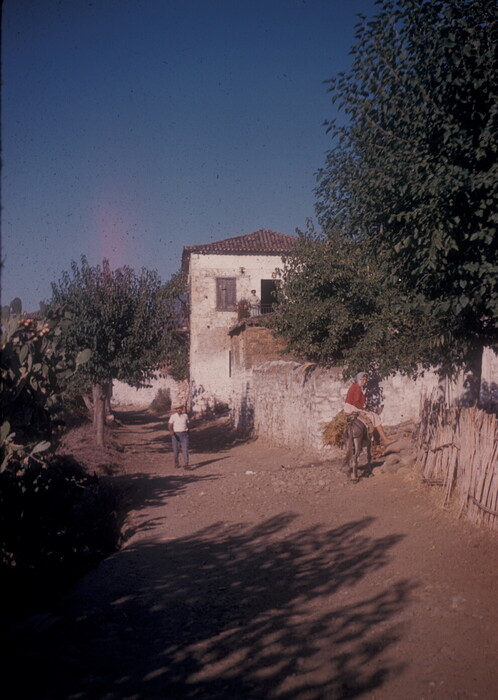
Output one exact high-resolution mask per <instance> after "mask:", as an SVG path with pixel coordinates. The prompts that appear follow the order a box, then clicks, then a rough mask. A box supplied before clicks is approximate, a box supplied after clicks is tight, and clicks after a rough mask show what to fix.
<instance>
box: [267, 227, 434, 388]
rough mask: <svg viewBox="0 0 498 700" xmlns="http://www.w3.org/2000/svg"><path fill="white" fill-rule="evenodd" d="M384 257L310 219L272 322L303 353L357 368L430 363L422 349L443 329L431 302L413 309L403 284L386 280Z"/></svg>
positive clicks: (407, 369) (409, 369)
mask: <svg viewBox="0 0 498 700" xmlns="http://www.w3.org/2000/svg"><path fill="white" fill-rule="evenodd" d="M385 277H386V271H385V268H384V266H383V261H382V260H381V259H380V258H379V257H377V258H375V257H374V256H369V257H368V258H367V257H366V256H365V253H364V247H363V245H362V243H360V242H355V241H350V240H347V239H344V238H341V237H340V236H335V237H331V236H329V237H323V236H320V235H317V234H316V233H315V232H314V231H313V228H312V227H311V226H310V227H309V229H308V230H307V231H306V233H302V234H301V237H300V241H299V243H298V245H297V246H296V248H295V250H294V252H293V253H292V255H290V256H288V257H287V258H286V260H285V265H284V270H283V271H282V279H281V282H280V289H279V294H278V297H279V304H278V311H277V313H276V314H275V315H274V316H273V317H272V320H271V325H272V326H273V328H274V330H276V331H277V332H278V333H279V334H281V335H283V336H285V337H286V338H287V340H288V348H289V350H290V351H292V352H294V353H295V354H296V355H298V356H301V357H305V358H307V359H310V360H313V361H315V362H319V363H321V364H324V365H329V364H340V365H342V366H344V367H345V368H346V370H347V373H349V374H350V375H354V374H356V373H357V372H358V371H360V370H365V369H367V370H369V371H371V372H375V373H376V374H378V375H380V376H387V375H388V374H390V373H391V372H394V371H400V372H403V373H405V374H411V375H413V374H415V373H416V372H417V370H418V368H419V367H420V365H421V364H422V366H425V367H427V366H428V365H429V364H430V362H429V359H428V358H427V357H425V358H424V357H422V355H421V353H420V352H418V351H417V350H416V349H417V348H418V347H419V346H420V345H421V344H422V343H423V342H425V340H426V339H427V336H429V335H432V336H433V334H434V332H435V331H436V328H435V324H434V323H433V322H432V321H431V318H430V316H429V317H428V318H426V316H425V308H424V307H423V306H419V307H416V308H415V309H414V311H413V312H411V313H407V312H406V309H405V307H404V306H403V304H402V303H400V301H399V297H400V293H401V291H402V289H401V285H399V284H398V285H397V286H392V287H386V286H385Z"/></svg>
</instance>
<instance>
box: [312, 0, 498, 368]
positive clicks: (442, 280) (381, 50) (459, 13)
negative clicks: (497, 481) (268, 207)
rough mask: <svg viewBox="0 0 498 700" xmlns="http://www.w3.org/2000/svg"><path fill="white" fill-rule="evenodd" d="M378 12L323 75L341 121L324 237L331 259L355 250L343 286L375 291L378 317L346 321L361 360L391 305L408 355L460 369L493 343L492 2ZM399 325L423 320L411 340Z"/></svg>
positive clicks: (495, 69) (497, 275)
mask: <svg viewBox="0 0 498 700" xmlns="http://www.w3.org/2000/svg"><path fill="white" fill-rule="evenodd" d="M377 4H378V11H377V14H376V15H375V16H374V17H373V18H372V19H370V20H368V21H367V19H366V18H364V17H363V18H361V21H360V23H359V25H358V27H357V34H356V39H357V43H356V45H355V46H354V47H353V51H352V53H353V63H352V68H351V70H350V71H349V72H347V73H342V74H339V75H338V76H337V77H335V78H334V79H332V80H331V81H330V91H331V94H332V96H333V100H334V101H337V102H338V103H339V107H340V110H342V112H343V114H344V121H343V123H339V122H329V123H328V129H329V131H330V133H331V135H332V138H333V147H332V149H331V150H330V151H329V152H328V153H327V157H326V164H325V166H324V168H323V169H322V170H321V171H320V172H319V184H318V188H317V200H318V203H317V213H318V216H319V221H320V225H321V227H322V230H323V236H322V237H323V238H324V240H327V241H329V242H330V246H331V252H330V255H331V256H332V257H333V256H335V255H337V257H338V259H339V260H340V261H341V260H344V257H345V256H346V258H347V256H348V255H349V254H354V259H355V260H356V261H357V265H358V266H359V268H360V269H361V270H362V275H361V279H360V280H356V281H355V280H354V277H353V278H352V282H354V283H355V285H356V287H355V290H354V291H355V292H356V293H360V289H361V294H365V293H366V292H365V289H364V286H365V285H370V284H371V283H372V284H373V287H372V290H371V291H372V292H373V293H374V294H375V295H380V297H379V301H380V302H381V303H380V307H379V308H376V309H374V310H373V311H372V313H373V316H372V318H374V317H375V315H376V314H377V320H378V323H375V322H374V323H368V322H366V323H365V324H364V327H363V328H362V329H361V332H360V333H359V334H358V332H356V331H357V328H356V326H355V325H354V324H353V326H352V331H353V332H352V334H351V341H352V342H355V343H357V342H360V341H361V340H362V339H363V340H364V341H366V342H364V347H365V350H366V353H367V354H366V355H365V360H367V359H368V348H369V346H370V341H371V342H372V343H373V344H374V345H375V340H376V338H375V335H376V334H377V333H378V330H379V328H380V325H381V320H382V318H383V317H386V322H387V324H388V325H389V323H390V319H389V318H388V311H389V309H390V306H391V305H392V304H393V303H394V304H395V306H396V315H397V316H398V318H399V319H400V320H401V322H400V323H399V325H398V327H397V328H396V327H394V329H393V330H396V331H398V336H397V337H399V338H400V339H403V338H404V340H405V341H406V343H409V344H411V345H412V358H413V360H414V361H415V360H420V359H422V360H425V361H427V362H431V363H436V364H438V365H440V366H442V367H444V368H445V369H448V368H449V367H456V366H462V365H465V364H466V363H468V362H470V361H471V360H472V358H473V356H474V355H475V356H478V357H479V356H480V355H481V349H482V345H483V344H490V345H494V344H496V343H497V341H498V236H497V235H496V226H497V220H498V212H497V208H496V202H497V201H498V169H497V168H498V166H497V150H498V141H497V139H496V134H497V133H498V77H497V76H498V50H497V49H498V22H497V10H496V2H495V0H380V2H378V3H377ZM348 244H349V245H351V246H352V248H351V250H350V249H348ZM316 254H317V255H318V256H319V255H321V254H322V253H321V252H320V250H319V248H317V253H316ZM374 267H376V268H377V270H376V273H377V272H378V273H380V279H378V277H379V275H378V274H374V272H373V270H374ZM366 269H370V271H371V273H370V276H369V275H365V274H364V271H365V270H366ZM323 274H325V275H326V274H327V271H326V270H324V271H323ZM372 275H373V276H374V278H375V279H372ZM331 295H332V296H331V299H330V302H329V303H330V305H331V306H334V300H335V301H337V299H338V296H337V293H336V291H335V290H334V289H333V290H332V291H331ZM383 302H387V303H383ZM303 313H304V314H307V309H306V310H303ZM386 315H387V316H386ZM410 318H412V319H414V320H416V322H417V323H418V324H421V325H422V327H421V329H419V331H418V332H417V333H416V334H415V337H414V335H413V332H412V329H411V328H410V323H409V321H410ZM367 321H368V319H367ZM405 322H406V323H408V325H406V323H405ZM331 333H333V331H331ZM387 342H392V338H386V343H387ZM386 349H388V348H387V347H386ZM391 356H392V359H393V362H392V365H393V366H392V368H391V369H392V371H394V370H395V369H397V366H396V364H397V362H396V358H395V357H394V356H393V355H392V353H391ZM398 364H399V363H398ZM385 369H386V370H387V369H388V367H387V366H386V367H385Z"/></svg>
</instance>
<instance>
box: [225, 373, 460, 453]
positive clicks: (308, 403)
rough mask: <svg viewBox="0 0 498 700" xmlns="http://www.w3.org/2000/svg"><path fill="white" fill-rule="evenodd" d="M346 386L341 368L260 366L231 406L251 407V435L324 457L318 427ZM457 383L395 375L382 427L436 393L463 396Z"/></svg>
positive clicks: (387, 389) (339, 404)
mask: <svg viewBox="0 0 498 700" xmlns="http://www.w3.org/2000/svg"><path fill="white" fill-rule="evenodd" d="M349 385H350V383H349V382H344V381H343V380H342V377H341V370H340V369H329V370H326V369H322V368H318V367H317V366H316V365H314V364H312V363H308V364H300V363H298V362H289V361H283V360H282V361H276V362H265V363H263V364H261V365H259V366H257V367H254V368H253V369H252V371H251V372H250V374H249V373H248V374H247V377H246V382H245V385H242V384H239V387H240V391H241V394H240V396H239V397H236V396H233V397H232V405H235V404H239V405H241V404H245V405H247V406H249V407H250V415H251V417H252V418H253V421H254V423H253V425H254V432H255V434H256V435H257V436H258V437H259V438H261V439H263V440H264V441H265V442H268V443H270V444H272V445H278V446H286V447H289V448H291V449H297V450H303V451H307V452H312V453H315V454H316V455H318V456H320V455H321V456H323V457H324V458H326V457H327V456H328V455H329V454H330V448H328V447H324V446H323V445H322V434H321V429H322V427H323V425H324V424H325V423H327V422H329V421H330V420H331V419H332V418H333V417H334V416H335V415H336V414H337V413H338V412H339V411H340V410H341V409H342V408H343V405H344V399H345V396H346V393H347V390H348V388H349ZM462 386H463V384H462V379H461V378H460V380H459V381H458V382H455V383H453V384H451V385H450V386H449V387H448V386H446V387H441V386H440V383H439V380H438V377H437V375H436V374H435V373H433V372H427V373H426V374H425V375H424V376H423V377H421V378H420V379H418V380H417V381H413V380H411V379H408V378H406V377H402V376H401V375H396V376H394V377H392V378H390V379H387V380H385V381H383V382H382V383H381V385H380V388H381V391H382V400H383V405H384V408H383V411H382V422H383V424H384V425H386V426H389V425H398V424H400V423H403V422H405V421H408V420H413V421H417V420H418V419H419V415H420V406H421V401H422V399H423V398H424V397H426V396H428V395H430V394H432V392H433V391H434V390H441V391H442V392H443V394H444V395H445V396H446V397H447V398H450V399H451V398H457V397H458V396H459V395H461V394H462V391H463V389H462Z"/></svg>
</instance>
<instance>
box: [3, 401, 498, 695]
mask: <svg viewBox="0 0 498 700" xmlns="http://www.w3.org/2000/svg"><path fill="white" fill-rule="evenodd" d="M121 418H122V420H123V422H124V423H125V426H124V427H123V428H121V429H120V430H119V431H118V434H119V439H120V441H121V443H122V444H123V445H124V446H125V448H126V449H125V452H124V455H123V467H122V472H121V473H120V474H118V475H116V476H115V477H114V478H115V479H116V480H117V481H118V482H119V483H120V484H121V486H122V487H123V488H124V489H125V490H126V493H127V497H128V498H129V504H130V508H131V513H130V518H129V521H128V523H127V532H126V537H127V539H126V544H125V546H124V548H123V549H122V550H121V551H120V552H118V553H117V554H115V555H113V556H112V557H110V558H109V559H107V560H106V561H104V562H103V563H102V564H101V565H100V566H99V567H98V569H97V570H95V571H94V572H93V573H91V574H90V575H89V576H87V577H86V578H85V579H84V580H83V581H82V582H81V583H80V584H79V585H78V586H77V588H76V589H75V590H74V591H73V592H72V593H71V595H70V596H69V597H68V598H67V600H66V601H65V603H64V607H63V610H62V611H61V615H60V618H59V619H58V620H57V622H56V624H53V625H52V626H51V627H49V628H48V629H47V630H45V631H44V632H43V633H42V634H40V635H38V636H36V637H34V638H33V639H32V640H31V642H30V643H27V644H26V646H25V648H24V651H23V659H22V662H23V667H24V668H25V669H26V671H27V673H26V675H25V676H24V677H21V678H18V679H17V680H18V682H19V684H18V685H17V691H16V694H15V695H11V696H9V700H10V698H14V697H15V698H25V697H26V698H33V700H35V699H38V698H39V699H40V700H42V699H47V700H48V699H50V700H56V699H58V698H68V699H69V698H72V699H74V700H124V699H127V700H132V699H133V700H142V699H144V700H145V699H147V700H155V699H156V698H157V699H159V698H174V699H179V700H180V699H182V698H188V699H191V698H192V699H194V698H195V699H207V698H210V699H222V700H228V699H230V700H236V699H238V698H241V699H243V698H251V699H258V700H260V699H265V698H275V699H278V700H291V699H292V700H322V699H323V700H334V699H336V698H337V699H339V698H356V697H363V698H378V699H379V700H399V699H400V698H406V699H408V700H410V699H412V698H413V699H417V700H421V699H422V698H451V699H463V698H484V699H486V700H492V699H494V698H496V697H497V696H498V691H497V688H498V604H497V600H498V596H497V592H498V585H497V580H498V579H497V574H498V561H497V558H498V555H497V550H498V546H497V545H498V538H497V537H496V535H492V534H490V533H487V534H486V533H483V532H481V531H479V530H476V529H475V528H473V527H471V526H469V525H466V524H465V523H462V522H460V521H455V520H454V518H453V516H452V515H451V514H448V513H444V512H441V511H440V510H436V509H435V506H434V492H433V491H428V490H426V489H425V488H423V487H422V486H420V485H419V484H418V482H417V480H416V479H415V478H414V477H413V476H412V475H406V474H405V475H403V476H402V475H400V474H389V473H384V474H379V470H377V472H376V476H375V477H374V478H371V479H365V480H362V481H361V482H360V483H359V484H356V485H353V484H350V483H349V482H348V481H347V479H346V477H345V476H344V475H343V474H341V473H340V472H339V470H338V465H337V464H334V463H327V464H309V462H306V461H305V460H303V459H302V458H301V457H300V456H299V455H296V454H293V453H290V452H288V451H286V450H282V449H271V448H268V447H265V446H263V445H261V444H259V443H258V442H250V443H246V444H237V445H233V444H230V441H231V436H230V435H228V433H227V430H226V426H224V425H220V424H219V423H218V424H216V423H213V424H208V425H204V426H201V427H199V428H197V429H196V430H195V431H194V434H193V436H192V445H193V449H192V465H193V470H192V471H190V472H185V471H183V470H175V469H173V464H172V458H171V451H170V445H169V444H168V442H167V439H166V431H165V425H164V420H159V419H158V418H156V417H154V416H150V415H149V414H147V413H145V412H136V411H128V412H126V413H124V414H123V415H122V416H121ZM28 686H29V688H30V689H28Z"/></svg>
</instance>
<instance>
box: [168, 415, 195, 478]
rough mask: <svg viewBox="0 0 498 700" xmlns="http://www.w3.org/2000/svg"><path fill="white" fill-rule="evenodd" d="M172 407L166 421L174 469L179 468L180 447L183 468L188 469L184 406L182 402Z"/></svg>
mask: <svg viewBox="0 0 498 700" xmlns="http://www.w3.org/2000/svg"><path fill="white" fill-rule="evenodd" d="M174 408H175V412H174V413H173V414H172V416H171V417H170V419H169V422H168V430H169V434H170V435H171V443H172V446H173V459H174V463H175V469H179V468H180V463H179V457H180V449H181V451H182V455H183V468H184V469H190V467H189V456H188V415H187V412H186V407H185V406H184V405H183V404H179V405H178V406H175V407H174Z"/></svg>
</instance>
